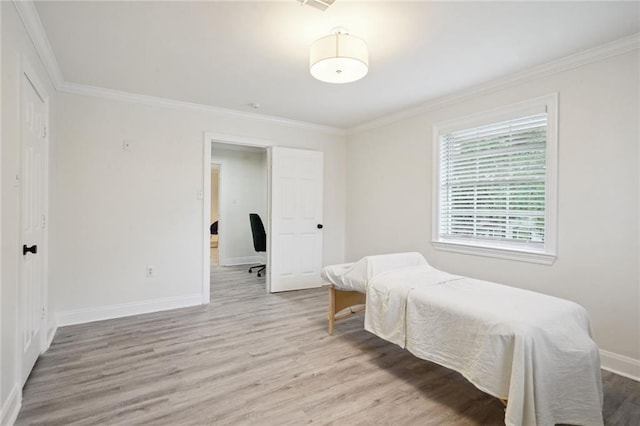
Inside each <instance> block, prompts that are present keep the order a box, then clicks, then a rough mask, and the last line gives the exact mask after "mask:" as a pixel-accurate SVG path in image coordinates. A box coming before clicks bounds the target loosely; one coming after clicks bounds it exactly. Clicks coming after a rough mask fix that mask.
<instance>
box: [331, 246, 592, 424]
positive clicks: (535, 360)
mask: <svg viewBox="0 0 640 426" xmlns="http://www.w3.org/2000/svg"><path fill="white" fill-rule="evenodd" d="M322 275H323V278H324V279H325V281H326V282H328V283H329V294H330V312H329V332H330V334H331V333H332V332H333V326H334V323H335V321H336V320H339V319H341V318H345V317H347V316H349V315H351V314H352V313H355V312H359V311H362V310H364V311H365V321H364V323H365V329H366V330H367V331H369V332H371V333H373V334H375V335H377V336H379V337H381V338H383V339H385V340H387V341H389V342H392V343H394V344H396V345H399V346H400V347H402V348H405V349H407V350H408V351H410V352H411V353H412V354H414V355H415V356H417V357H419V358H421V359H425V360H429V361H432V362H435V363H438V364H440V365H443V366H445V367H447V368H451V369H453V370H456V371H458V372H459V373H461V374H462V375H463V376H464V377H466V378H467V380H469V381H470V382H471V383H473V384H474V385H475V386H476V387H478V388H479V389H480V390H482V391H484V392H486V393H488V394H490V395H493V396H495V397H497V398H499V399H501V400H502V401H504V402H505V405H506V409H505V424H507V425H509V426H511V425H554V424H556V423H566V424H582V425H601V424H603V421H602V383H601V378H600V358H599V353H598V348H597V346H596V344H595V343H594V342H593V340H592V339H591V332H590V325H589V318H588V315H587V312H586V311H585V309H584V308H582V307H581V306H580V305H577V304H575V303H573V302H570V301H567V300H564V299H559V298H556V297H551V296H546V295H543V294H539V293H535V292H531V291H527V290H522V289H518V288H514V287H509V286H505V285H500V284H496V283H491V282H487V281H482V280H476V279H472V278H468V277H463V276H458V275H453V274H449V273H447V272H444V271H440V270H438V269H436V268H433V267H431V266H430V265H429V264H428V263H427V261H426V260H425V259H424V257H423V256H422V255H420V254H419V253H395V254H391V255H381V256H368V257H365V258H363V259H361V260H360V261H358V262H355V263H351V264H342V265H334V266H330V267H327V268H325V269H324V270H323V274H322ZM352 302H355V303H354V304H353V305H349V303H352ZM354 305H355V307H354ZM365 306H366V309H364V307H365ZM506 401H508V403H507V402H506Z"/></svg>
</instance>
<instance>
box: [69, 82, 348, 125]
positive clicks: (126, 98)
mask: <svg viewBox="0 0 640 426" xmlns="http://www.w3.org/2000/svg"><path fill="white" fill-rule="evenodd" d="M57 89H58V91H59V92H62V93H69V94H73V95H81V96H89V97H94V98H102V99H109V100H112V101H120V102H129V103H135V104H140V105H147V106H154V107H165V108H175V109H182V110H191V111H199V112H208V113H214V114H218V115H223V116H225V117H235V118H243V119H251V120H262V121H265V122H269V123H273V124H280V125H283V126H288V127H297V128H303V129H307V130H315V131H319V132H323V133H329V134H334V135H345V134H346V130H345V129H340V128H338V127H331V126H325V125H322V124H316V123H309V122H306V121H299V120H290V119H287V118H282V117H276V116H273V115H266V114H256V113H251V112H244V111H236V110H233V109H227V108H220V107H215V106H211V105H204V104H197V103H191V102H184V101H176V100H174V99H168V98H160V97H156V96H148V95H140V94H138V93H131V92H125V91H122V90H114V89H105V88H103V87H97V86H89V85H86V84H77V83H68V82H63V83H62V84H60V86H59V87H58V88H57Z"/></svg>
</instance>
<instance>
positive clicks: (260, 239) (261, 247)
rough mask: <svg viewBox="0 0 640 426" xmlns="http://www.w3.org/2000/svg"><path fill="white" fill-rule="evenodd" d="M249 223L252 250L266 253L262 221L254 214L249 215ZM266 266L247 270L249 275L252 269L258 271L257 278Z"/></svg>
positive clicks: (265, 238)
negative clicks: (251, 235)
mask: <svg viewBox="0 0 640 426" xmlns="http://www.w3.org/2000/svg"><path fill="white" fill-rule="evenodd" d="M249 222H251V233H252V234H253V248H254V249H255V250H256V251H257V252H263V253H264V252H266V251H267V233H266V232H264V225H263V224H262V219H260V216H258V215H257V214H256V213H249ZM266 267H267V265H256V266H252V267H251V268H249V273H251V272H253V270H254V269H257V270H258V276H259V277H261V276H262V272H263V271H264V270H265V269H266Z"/></svg>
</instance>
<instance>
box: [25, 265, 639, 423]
mask: <svg viewBox="0 0 640 426" xmlns="http://www.w3.org/2000/svg"><path fill="white" fill-rule="evenodd" d="M211 282H212V284H211V298H212V302H211V304H210V305H208V306H199V307H194V308H186V309H178V310H173V311H166V312H160V313H154V314H148V315H140V316H135V317H128V318H121V319H116V320H109V321H102V322H96V323H91V324H84V325H77V326H70V327H64V328H60V329H59V330H58V332H57V334H56V337H55V339H54V341H53V344H52V345H51V348H50V349H49V351H48V352H47V353H45V354H44V355H43V356H42V357H41V358H40V360H39V361H38V363H37V364H36V367H35V369H34V371H33V373H32V374H31V377H30V378H29V380H28V381H27V384H26V386H25V389H24V396H23V398H24V399H23V408H22V411H21V412H20V415H19V417H18V421H17V424H18V425H31V424H47V425H69V424H82V425H88V424H127V425H131V424H154V425H157V424H167V425H169V424H170V425H191V424H193V425H196V424H198V425H201V424H260V425H275V424H278V425H280V424H296V425H298V424H305V423H318V424H332V423H336V424H338V423H339V424H349V425H350V424H394V425H411V424H420V425H500V424H504V423H503V416H504V411H503V407H502V405H501V404H500V402H499V401H498V400H497V399H495V398H493V397H491V396H489V395H486V394H484V393H482V392H481V391H479V390H477V389H476V388H475V387H474V386H473V385H471V384H470V383H469V382H467V381H466V380H465V379H464V378H462V377H461V376H460V375H459V374H457V373H455V372H453V371H451V370H448V369H446V368H443V367H440V366H438V365H436V364H433V363H430V362H427V361H422V360H419V359H417V358H415V357H414V356H412V355H411V354H410V353H408V352H407V351H404V350H402V349H400V348H399V347H397V346H394V345H392V344H389V343H387V342H385V341H383V340H381V339H379V338H377V337H375V336H373V335H371V334H369V333H367V332H366V331H364V330H363V326H362V316H361V315H360V316H355V317H353V318H350V319H348V320H345V321H343V322H341V323H338V324H337V326H336V332H335V335H334V336H333V337H331V336H328V335H327V332H326V325H327V321H326V307H327V306H326V305H327V301H326V295H325V291H324V290H323V289H315V290H304V291H296V292H289V293H282V294H273V295H271V294H267V293H266V292H265V289H264V278H257V277H256V275H255V274H248V273H247V267H245V266H239V267H218V268H214V269H213V270H212V280H211ZM603 382H604V389H605V407H604V414H605V423H606V424H609V425H637V424H640V383H638V382H635V381H633V380H629V379H626V378H623V377H620V376H617V375H614V374H611V373H607V372H603Z"/></svg>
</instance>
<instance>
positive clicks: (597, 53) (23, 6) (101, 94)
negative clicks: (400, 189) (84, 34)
mask: <svg viewBox="0 0 640 426" xmlns="http://www.w3.org/2000/svg"><path fill="white" fill-rule="evenodd" d="M13 3H14V5H15V7H16V9H17V11H18V14H19V15H20V18H21V19H22V22H23V23H24V26H25V28H26V30H27V32H28V33H29V36H30V37H31V40H32V41H33V44H34V46H35V48H36V51H37V52H38V55H39V56H40V59H41V60H42V63H43V64H44V66H45V68H46V70H47V73H48V74H49V78H50V79H51V82H52V83H53V86H54V87H55V88H56V89H57V90H58V91H61V92H65V93H72V94H76V95H83V96H93V97H98V98H103V99H111V100H115V101H123V102H131V103H139V104H143V105H150V106H163V107H171V108H178V109H180V108H182V109H189V110H196V111H205V112H210V113H216V114H220V115H226V116H230V117H238V118H248V119H254V120H255V119H257V120H263V121H267V122H271V123H275V124H280V125H285V126H289V127H298V128H305V129H311V130H316V131H321V132H324V133H329V134H335V135H352V134H356V133H360V132H363V131H367V130H371V129H375V128H378V127H381V126H384V125H387V124H391V123H394V122H397V121H400V120H403V119H405V118H409V117H413V116H416V115H418V114H421V113H424V112H427V111H431V110H434V109H437V108H441V107H443V106H446V105H448V104H451V103H454V102H457V101H460V100H462V99H465V98H468V97H471V96H474V95H479V94H484V93H489V92H492V91H496V90H500V89H503V88H506V87H508V86H511V85H514V84H517V83H523V82H526V81H531V80H535V79H538V78H542V77H546V76H550V75H553V74H557V73H559V72H563V71H567V70H570V69H573V68H577V67H580V66H583V65H586V64H590V63H592V62H597V61H601V60H604V59H607V58H610V57H612V56H616V55H621V54H623V53H626V52H629V51H632V50H636V49H640V33H636V34H634V35H631V36H629V37H625V38H621V39H619V40H615V41H612V42H610V43H606V44H603V45H601V46H598V47H595V48H592V49H588V50H585V51H583V52H579V53H576V54H573V55H569V56H566V57H564V58H561V59H558V60H554V61H551V62H547V63H546V64H542V65H538V66H535V67H533V68H529V69H528V70H524V71H520V72H517V73H513V74H509V75H507V76H505V77H502V78H499V79H496V80H493V81H490V82H487V83H483V84H480V85H477V86H473V87H471V88H469V89H465V90H462V91H459V92H457V93H454V94H451V95H446V96H442V97H439V98H436V99H433V100H430V101H427V102H426V103H423V104H421V105H419V106H417V107H414V108H410V109H405V110H402V111H399V112H397V113H392V114H388V115H385V116H383V117H380V118H378V119H375V120H371V121H368V122H365V123H363V124H360V125H357V126H353V127H350V128H348V129H342V128H338V127H332V126H325V125H322V124H316V123H310V122H305V121H298V120H291V119H287V118H282V117H276V116H270V115H264V114H256V113H250V112H243V111H237V110H232V109H227V108H220V107H214V106H211V105H204V104H196V103H190V102H183V101H176V100H173V99H166V98H160V97H154V96H147V95H140V94H136V93H130V92H125V91H120V90H113V89H105V88H101V87H96V86H89V85H84V84H78V83H69V82H66V81H64V77H63V75H62V71H61V69H60V66H59V64H58V61H57V59H56V57H55V55H54V53H53V49H52V48H51V44H50V43H49V39H48V38H47V35H46V32H45V31H44V27H43V26H42V22H41V21H40V17H39V15H38V11H37V10H36V7H35V5H34V3H33V0H13Z"/></svg>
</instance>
